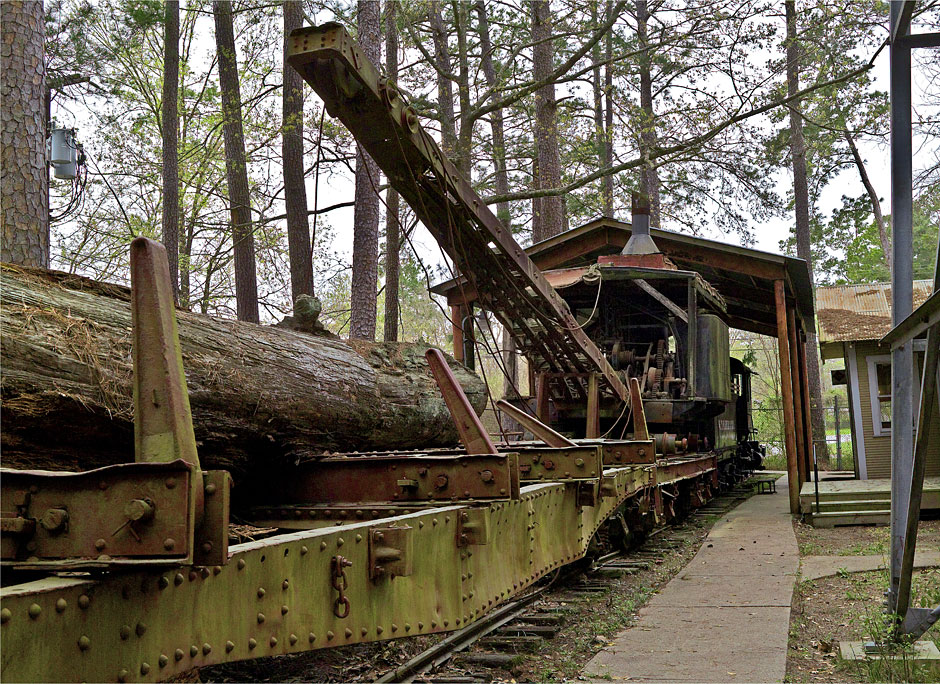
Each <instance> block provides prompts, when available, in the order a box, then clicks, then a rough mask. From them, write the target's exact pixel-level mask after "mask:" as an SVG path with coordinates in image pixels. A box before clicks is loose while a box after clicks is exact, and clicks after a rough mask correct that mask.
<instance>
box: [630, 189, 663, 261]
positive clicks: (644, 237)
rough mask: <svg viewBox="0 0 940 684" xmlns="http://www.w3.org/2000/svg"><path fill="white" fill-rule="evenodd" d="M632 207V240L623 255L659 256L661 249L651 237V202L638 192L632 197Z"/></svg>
mask: <svg viewBox="0 0 940 684" xmlns="http://www.w3.org/2000/svg"><path fill="white" fill-rule="evenodd" d="M630 202H631V205H632V214H633V216H632V219H631V220H632V223H633V228H632V230H631V232H630V239H629V240H627V244H626V245H625V246H624V248H623V251H622V252H621V254H659V248H658V247H657V246H656V243H655V242H653V238H651V237H650V205H649V200H648V199H647V198H646V197H644V196H643V195H641V194H640V193H638V192H634V193H633V194H632V195H631V197H630Z"/></svg>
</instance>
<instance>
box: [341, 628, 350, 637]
mask: <svg viewBox="0 0 940 684" xmlns="http://www.w3.org/2000/svg"><path fill="white" fill-rule="evenodd" d="M343 634H345V635H346V638H347V639H348V638H349V637H351V636H352V630H351V629H349V627H347V628H346V629H345V630H344V631H343Z"/></svg>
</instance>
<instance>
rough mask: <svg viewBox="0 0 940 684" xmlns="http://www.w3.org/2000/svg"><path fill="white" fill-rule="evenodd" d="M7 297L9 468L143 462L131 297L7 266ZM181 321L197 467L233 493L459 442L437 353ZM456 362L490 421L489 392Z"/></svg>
mask: <svg viewBox="0 0 940 684" xmlns="http://www.w3.org/2000/svg"><path fill="white" fill-rule="evenodd" d="M0 288H2V289H0V292H2V294H0V327H2V328H0V334H2V366H0V386H2V416H0V420H2V431H0V442H2V444H0V446H2V450H3V451H2V463H3V465H4V466H5V467H21V468H46V469H50V468H52V469H60V470H84V469H89V468H93V467H97V466H102V465H108V464H112V463H120V462H126V461H131V460H133V458H134V454H133V449H134V439H133V403H132V386H131V382H132V362H131V342H132V329H131V310H130V291H129V290H128V289H127V288H124V287H121V286H117V285H111V284H106V283H100V282H96V281H93V280H88V279H86V278H81V277H77V276H71V275H68V274H64V273H56V272H50V271H42V270H36V269H27V268H22V267H18V266H11V265H9V264H3V265H2V266H0ZM177 317H178V320H179V333H180V343H181V346H182V350H183V365H184V367H185V369H186V379H187V383H188V386H189V396H190V401H191V404H192V414H193V424H194V426H195V431H196V439H197V442H198V445H199V457H200V461H201V463H202V466H203V468H227V469H229V470H231V471H232V472H233V474H234V475H235V477H236V485H237V484H238V480H242V481H244V480H245V478H246V477H247V478H250V477H251V474H252V473H253V472H254V473H257V472H261V471H270V470H271V469H279V468H281V467H284V466H287V465H290V464H293V463H296V462H298V461H300V460H303V459H307V458H315V457H317V456H319V455H321V454H323V453H324V452H335V451H354V450H359V451H367V450H379V449H406V448H426V447H434V446H448V445H453V444H456V442H457V433H456V430H455V428H454V425H453V423H452V422H451V419H450V415H449V414H448V412H447V408H446V406H445V405H444V402H443V400H442V399H441V395H440V393H439V391H438V389H437V386H436V385H435V383H434V380H433V379H432V377H431V375H430V373H429V370H428V367H427V363H426V361H425V359H424V352H425V350H426V349H427V346H426V345H420V344H409V343H391V344H382V343H363V342H346V341H342V340H339V339H336V338H335V337H332V336H329V335H319V336H318V335H311V334H308V333H304V332H297V331H295V330H290V329H286V328H283V327H270V326H261V325H255V324H251V323H242V322H238V321H231V320H218V319H214V318H210V317H208V316H203V315H199V314H194V313H189V312H186V311H178V312H177ZM450 362H451V366H452V367H453V368H454V371H455V373H456V374H457V378H458V380H459V381H460V383H461V384H462V385H463V387H464V389H465V391H466V392H467V395H468V397H469V398H470V400H471V402H472V403H473V406H474V408H475V409H476V410H477V412H480V411H482V409H483V407H484V404H485V401H486V393H485V387H484V385H483V382H482V381H481V380H480V379H479V378H478V377H477V376H476V375H474V374H473V373H472V372H471V371H469V370H467V369H466V368H464V367H463V366H461V365H460V364H458V363H457V362H455V361H453V360H452V359H451V360H450Z"/></svg>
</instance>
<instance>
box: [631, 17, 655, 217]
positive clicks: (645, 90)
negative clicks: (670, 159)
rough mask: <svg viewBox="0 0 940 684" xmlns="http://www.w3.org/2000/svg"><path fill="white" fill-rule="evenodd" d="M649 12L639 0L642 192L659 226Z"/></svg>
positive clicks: (638, 38)
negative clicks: (652, 156) (653, 158)
mask: <svg viewBox="0 0 940 684" xmlns="http://www.w3.org/2000/svg"><path fill="white" fill-rule="evenodd" d="M649 18H650V14H649V7H648V6H647V3H646V0H637V2H636V37H637V43H638V44H639V47H640V49H641V50H643V52H641V53H640V55H639V57H638V64H639V69H640V122H639V124H640V136H639V137H640V140H639V142H640V157H641V158H642V159H643V166H642V167H641V168H640V192H642V193H643V194H644V195H646V198H647V199H648V200H649V203H650V225H651V226H656V227H657V228H658V227H660V225H661V224H660V201H659V171H658V170H657V168H656V166H655V165H654V164H653V163H652V162H651V161H650V158H649V157H650V152H652V150H653V149H654V148H655V147H656V114H655V112H654V111H653V75H652V62H653V57H652V55H651V54H650V49H651V48H650V47H649V31H648V22H649Z"/></svg>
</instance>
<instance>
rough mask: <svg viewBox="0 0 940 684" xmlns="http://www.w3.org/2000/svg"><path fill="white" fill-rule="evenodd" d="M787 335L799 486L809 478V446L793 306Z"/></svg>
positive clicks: (788, 319)
mask: <svg viewBox="0 0 940 684" xmlns="http://www.w3.org/2000/svg"><path fill="white" fill-rule="evenodd" d="M787 335H788V338H789V340H790V378H791V380H792V382H793V389H792V391H793V418H794V420H795V425H796V457H797V461H796V471H797V475H798V476H799V478H800V488H802V487H803V483H804V482H806V481H807V480H808V479H809V478H810V473H811V472H812V471H811V470H809V469H807V467H806V464H807V462H808V459H807V457H808V455H809V447H808V445H807V443H806V431H805V430H804V429H803V416H804V415H805V414H804V413H803V388H802V385H801V380H800V341H799V333H797V330H796V315H795V311H794V309H793V307H787Z"/></svg>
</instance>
